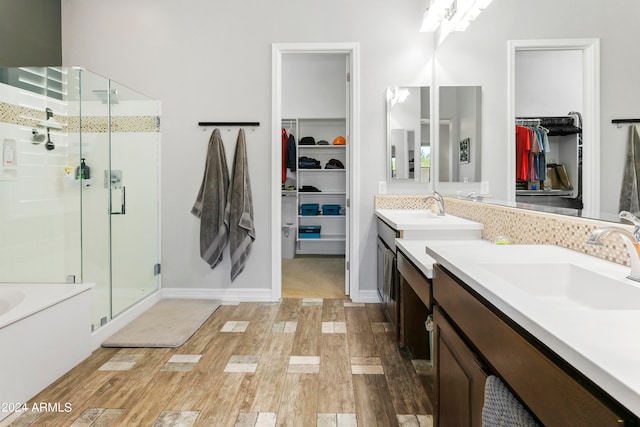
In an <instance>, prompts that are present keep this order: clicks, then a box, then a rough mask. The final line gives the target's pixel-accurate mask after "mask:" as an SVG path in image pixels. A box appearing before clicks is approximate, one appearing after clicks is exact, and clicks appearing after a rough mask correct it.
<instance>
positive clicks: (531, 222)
mask: <svg viewBox="0 0 640 427" xmlns="http://www.w3.org/2000/svg"><path fill="white" fill-rule="evenodd" d="M374 206H375V208H376V209H427V208H428V205H427V204H426V203H425V202H424V195H376V196H375V199H374ZM445 210H446V212H447V213H449V214H451V215H455V216H459V217H461V218H466V219H470V220H472V221H477V222H480V223H482V224H483V225H484V229H483V230H482V238H483V239H485V240H489V241H495V239H496V237H498V236H505V237H507V238H508V239H509V241H510V242H511V243H514V244H525V245H535V244H545V245H557V246H563V247H565V248H568V249H571V250H574V251H577V252H582V253H585V254H587V255H592V256H596V257H598V258H602V259H605V260H607V261H612V262H615V263H618V264H624V265H629V256H628V254H627V251H626V248H625V246H624V244H623V243H622V241H621V240H620V239H618V238H617V237H613V238H608V239H607V240H606V241H605V246H604V247H595V246H589V245H585V243H584V242H585V240H587V237H588V236H589V234H591V233H592V232H593V231H594V230H596V229H598V228H601V227H607V226H611V223H608V222H604V221H597V220H592V219H586V218H577V217H569V216H564V215H557V214H552V213H546V212H535V211H527V210H523V209H517V208H510V207H507V206H498V205H491V204H487V203H478V202H473V201H469V200H461V199H456V198H452V197H445ZM616 227H621V228H627V229H628V230H629V231H632V230H633V227H631V226H627V225H622V224H617V225H616Z"/></svg>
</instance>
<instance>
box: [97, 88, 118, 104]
mask: <svg viewBox="0 0 640 427" xmlns="http://www.w3.org/2000/svg"><path fill="white" fill-rule="evenodd" d="M93 93H94V94H95V95H96V96H97V97H98V98H100V101H102V103H103V104H106V103H107V102H108V103H109V104H117V103H119V102H120V100H119V99H118V89H110V90H108V91H107V90H106V89H95V90H94V91H93Z"/></svg>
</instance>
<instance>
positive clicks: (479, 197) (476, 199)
mask: <svg viewBox="0 0 640 427" xmlns="http://www.w3.org/2000/svg"><path fill="white" fill-rule="evenodd" d="M467 199H469V200H471V201H472V202H481V201H482V200H484V196H482V195H481V194H476V192H475V191H472V192H471V193H469V194H467Z"/></svg>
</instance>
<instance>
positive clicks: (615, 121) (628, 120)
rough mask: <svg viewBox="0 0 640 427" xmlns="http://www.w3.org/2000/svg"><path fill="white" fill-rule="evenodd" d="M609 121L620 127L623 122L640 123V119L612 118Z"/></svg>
mask: <svg viewBox="0 0 640 427" xmlns="http://www.w3.org/2000/svg"><path fill="white" fill-rule="evenodd" d="M611 123H614V124H616V125H618V127H622V124H623V123H640V119H613V120H611Z"/></svg>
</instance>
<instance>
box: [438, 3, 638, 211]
mask: <svg viewBox="0 0 640 427" xmlns="http://www.w3.org/2000/svg"><path fill="white" fill-rule="evenodd" d="M614 3H615V4H609V3H607V5H606V6H604V5H603V3H602V2H600V1H596V0H564V1H561V2H558V1H555V0H538V1H536V2H535V6H532V4H531V2H530V1H526V0H495V1H494V2H493V3H492V4H491V5H490V6H489V7H488V8H487V9H486V10H485V11H483V13H482V14H481V15H480V17H479V18H478V19H476V20H475V21H474V22H473V23H471V25H470V26H469V28H468V29H467V30H466V31H465V32H463V33H453V34H451V35H450V36H449V37H448V38H447V39H446V40H445V41H444V43H443V44H442V45H441V46H440V47H438V50H437V52H436V65H435V66H436V71H435V80H436V84H437V85H481V86H482V89H483V100H482V102H483V120H484V127H483V141H484V142H486V143H485V144H484V146H483V155H482V174H483V180H489V181H490V185H491V193H493V195H494V196H495V197H496V198H499V199H505V198H506V191H507V183H506V180H505V172H504V165H505V163H506V162H507V161H508V159H507V158H506V146H505V144H506V140H507V135H506V131H507V129H508V126H507V123H506V120H507V40H525V39H549V38H553V39H566V38H600V43H601V44H600V50H601V68H600V71H601V106H600V108H601V111H600V113H601V123H600V126H601V153H600V155H601V158H600V164H601V180H602V182H601V210H602V211H604V212H616V211H617V206H618V197H619V189H620V184H619V183H620V182H621V180H622V171H623V166H624V152H625V146H626V140H627V135H628V131H627V130H626V129H627V126H626V125H625V127H624V128H623V129H617V128H616V126H615V125H612V124H611V119H615V118H638V117H640V103H639V102H638V99H640V85H638V79H637V69H638V67H639V66H640V56H638V55H633V54H632V52H637V40H639V39H640V26H638V25H637V18H638V16H640V2H619V1H616V2H614Z"/></svg>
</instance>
